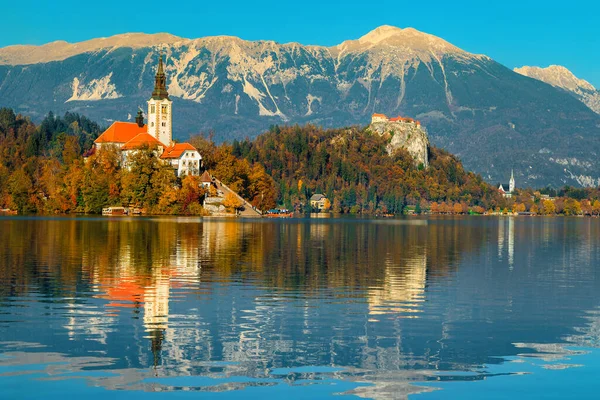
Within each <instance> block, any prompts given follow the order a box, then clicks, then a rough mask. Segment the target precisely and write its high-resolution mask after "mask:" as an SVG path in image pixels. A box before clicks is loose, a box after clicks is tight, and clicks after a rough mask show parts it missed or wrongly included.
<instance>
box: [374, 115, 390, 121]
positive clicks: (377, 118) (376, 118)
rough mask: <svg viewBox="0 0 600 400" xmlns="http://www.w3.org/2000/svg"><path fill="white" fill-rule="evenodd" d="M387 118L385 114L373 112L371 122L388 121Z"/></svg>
mask: <svg viewBox="0 0 600 400" xmlns="http://www.w3.org/2000/svg"><path fill="white" fill-rule="evenodd" d="M388 121H389V119H388V117H387V116H386V115H385V114H373V115H372V116H371V123H375V122H388Z"/></svg>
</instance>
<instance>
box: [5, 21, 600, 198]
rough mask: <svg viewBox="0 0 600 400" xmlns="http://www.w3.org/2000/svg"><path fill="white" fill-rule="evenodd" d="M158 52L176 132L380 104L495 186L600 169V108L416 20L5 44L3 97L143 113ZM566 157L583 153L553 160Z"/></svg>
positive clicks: (263, 123) (573, 179)
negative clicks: (353, 34) (306, 39)
mask: <svg viewBox="0 0 600 400" xmlns="http://www.w3.org/2000/svg"><path fill="white" fill-rule="evenodd" d="M160 53H163V54H164V56H165V60H166V68H165V69H166V71H165V72H166V73H167V77H168V90H169V93H170V97H171V98H172V99H173V101H174V103H175V105H174V107H175V108H176V110H177V113H176V114H175V115H174V116H173V118H174V120H173V121H174V126H173V129H174V136H175V138H177V139H187V137H188V136H189V135H190V134H196V133H200V132H204V133H209V132H214V137H215V139H216V140H217V141H224V140H233V139H236V138H237V139H242V138H245V137H255V136H256V135H258V134H260V133H261V132H264V131H265V130H267V129H268V128H269V126H271V125H275V124H296V123H298V124H305V123H313V124H316V125H320V126H324V127H341V126H348V125H355V124H356V125H362V126H365V125H367V124H368V123H369V122H370V118H371V114H372V113H373V112H381V113H385V114H387V115H403V116H407V117H411V118H414V119H417V120H419V121H421V123H422V124H423V126H426V127H427V131H428V134H429V140H430V141H431V143H432V144H434V145H436V146H439V147H443V148H445V149H447V150H448V151H450V152H452V153H454V154H456V155H457V156H459V157H460V158H461V159H462V161H463V162H464V164H465V167H466V168H468V169H471V170H475V171H476V172H479V173H481V174H482V175H483V177H484V178H485V179H487V180H488V181H490V182H492V183H496V182H499V181H501V180H503V179H505V178H506V176H507V174H509V173H510V171H511V169H514V171H515V175H516V179H518V181H519V182H522V185H523V186H538V187H539V186H545V185H547V184H553V185H555V186H562V185H564V184H575V185H579V184H584V183H585V182H593V181H597V179H598V178H599V177H600V165H599V164H598V163H597V162H596V159H597V154H598V152H600V116H599V115H598V114H596V113H594V112H592V111H591V110H590V109H589V108H588V107H586V106H585V105H584V104H582V103H581V102H580V101H578V100H577V99H575V98H573V97H572V96H571V95H570V94H569V93H567V92H566V91H564V90H562V89H559V88H555V87H552V86H549V85H547V84H545V83H543V82H540V81H538V80H534V79H530V78H528V77H525V76H523V75H521V74H518V73H516V72H514V71H511V70H510V69H508V68H506V67H504V66H503V65H501V64H498V63H497V62H495V61H494V60H492V59H490V58H489V57H487V56H484V55H476V54H471V53H469V52H467V51H464V50H462V49H460V48H458V47H456V46H454V45H452V44H450V43H448V42H447V41H445V40H443V39H441V38H438V37H435V36H432V35H429V34H426V33H423V32H419V31H417V30H415V29H412V28H406V29H400V28H395V27H391V26H382V27H379V28H377V29H375V30H374V31H372V32H369V33H368V34H366V35H364V36H363V37H361V38H359V39H357V40H348V41H345V42H343V43H341V44H339V45H336V46H332V47H323V46H305V45H301V44H298V43H285V44H280V43H276V42H273V41H256V42H251V41H246V40H242V39H239V38H236V37H230V36H217V37H206V38H200V39H184V38H180V37H176V36H172V35H168V34H156V35H145V34H125V35H118V36H114V37H111V38H105V39H94V40H90V41H87V42H82V43H76V44H69V43H66V42H54V43H50V44H47V45H44V46H11V47H6V48H3V49H0V106H8V107H12V108H14V109H15V110H16V111H17V112H20V113H23V114H25V115H29V116H31V117H32V118H33V119H34V120H38V121H39V120H40V119H42V118H43V116H44V115H45V114H46V113H47V112H48V111H54V112H55V113H63V112H65V111H74V112H79V113H82V114H85V115H87V116H88V117H90V118H92V119H94V120H96V121H98V122H100V123H101V124H104V125H109V124H110V123H111V122H112V121H114V120H127V119H128V118H132V116H134V115H135V114H136V112H137V109H138V107H140V108H142V109H146V100H147V97H148V93H149V92H151V91H152V85H153V76H154V73H155V70H154V69H155V66H156V64H157V60H158V57H159V54H160ZM396 140H399V139H396ZM563 159H576V160H577V163H573V164H570V165H568V166H565V165H563V164H560V163H557V162H555V161H554V160H563ZM578 177H579V179H578ZM581 177H585V179H582V178H581Z"/></svg>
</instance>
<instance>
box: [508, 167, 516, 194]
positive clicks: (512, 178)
mask: <svg viewBox="0 0 600 400" xmlns="http://www.w3.org/2000/svg"><path fill="white" fill-rule="evenodd" d="M508 191H509V192H510V193H512V192H514V191H515V173H514V171H513V170H512V169H511V170H510V182H509V183H508Z"/></svg>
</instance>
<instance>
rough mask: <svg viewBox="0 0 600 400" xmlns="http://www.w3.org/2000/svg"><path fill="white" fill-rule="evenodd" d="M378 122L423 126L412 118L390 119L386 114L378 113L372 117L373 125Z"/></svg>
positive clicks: (398, 117) (399, 117)
mask: <svg viewBox="0 0 600 400" xmlns="http://www.w3.org/2000/svg"><path fill="white" fill-rule="evenodd" d="M378 122H396V123H404V124H414V125H417V126H421V123H420V122H419V121H417V120H414V119H412V118H408V117H401V116H397V117H393V118H388V117H387V115H385V114H377V113H376V114H373V115H372V116H371V123H372V124H375V123H378Z"/></svg>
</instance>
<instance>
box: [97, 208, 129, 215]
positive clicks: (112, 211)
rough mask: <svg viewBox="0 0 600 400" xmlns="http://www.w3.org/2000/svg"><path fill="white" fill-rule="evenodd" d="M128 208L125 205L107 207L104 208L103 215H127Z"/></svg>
mask: <svg viewBox="0 0 600 400" xmlns="http://www.w3.org/2000/svg"><path fill="white" fill-rule="evenodd" d="M127 214H128V210H127V209H126V208H125V207H105V208H103V209H102V215H127Z"/></svg>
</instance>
